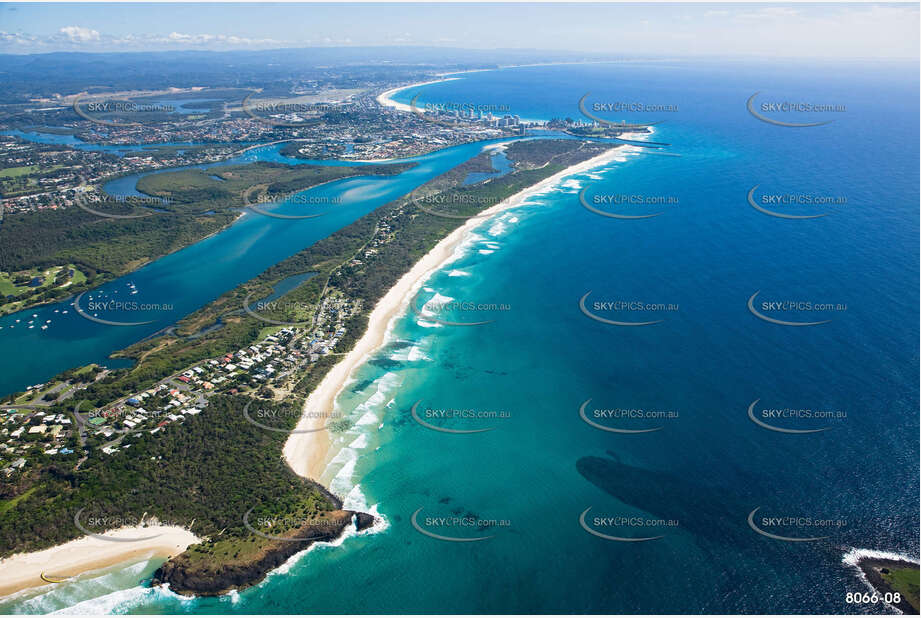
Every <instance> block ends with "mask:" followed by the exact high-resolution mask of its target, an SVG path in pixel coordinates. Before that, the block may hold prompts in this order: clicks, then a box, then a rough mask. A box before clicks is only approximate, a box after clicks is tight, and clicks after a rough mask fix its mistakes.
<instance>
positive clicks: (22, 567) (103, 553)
mask: <svg viewBox="0 0 921 618" xmlns="http://www.w3.org/2000/svg"><path fill="white" fill-rule="evenodd" d="M154 535H156V536H154ZM106 536H108V537H112V538H113V539H135V538H142V537H151V536H153V537H154V538H149V539H145V540H138V541H126V540H121V541H114V540H105V539H101V538H98V537H92V536H85V537H82V538H79V539H75V540H73V541H70V542H68V543H64V544H63V545H57V546H55V547H51V548H49V549H43V550H41V551H37V552H31V553H27V554H15V555H13V556H10V557H9V558H4V559H2V560H0V596H6V595H10V594H13V593H15V592H19V591H21V590H25V589H26V588H34V587H36V586H47V585H49V584H50V583H51V582H48V581H45V580H44V579H42V574H44V575H45V577H47V578H48V579H51V580H54V581H60V580H67V579H70V578H74V577H76V576H78V575H80V574H81V573H86V572H88V571H98V570H102V569H106V568H110V567H113V566H116V565H119V564H122V563H128V562H132V563H136V562H140V561H141V560H148V559H150V558H154V557H156V558H168V557H170V556H175V555H177V554H180V553H182V552H184V551H185V549H186V548H187V547H188V546H189V545H192V544H193V543H198V542H199V538H198V537H196V536H195V535H194V534H192V533H191V532H189V531H188V530H186V529H185V528H181V527H179V526H146V527H145V526H132V527H126V528H119V529H118V530H112V531H109V532H106Z"/></svg>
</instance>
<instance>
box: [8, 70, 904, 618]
mask: <svg viewBox="0 0 921 618" xmlns="http://www.w3.org/2000/svg"><path fill="white" fill-rule="evenodd" d="M916 69H917V67H916V66H900V65H884V66H872V67H871V66H862V65H849V66H847V67H841V66H835V65H826V66H805V65H800V66H778V65H745V66H742V65H735V64H723V65H718V64H714V65H696V66H687V65H678V64H666V63H657V64H652V65H644V66H635V65H627V66H624V65H594V66H584V67H539V68H524V69H515V70H503V71H498V72H485V73H475V74H469V75H467V76H464V77H463V79H461V80H456V81H452V82H446V83H444V84H439V85H435V86H431V87H427V88H426V89H424V90H423V96H422V97H420V100H423V99H425V98H426V97H427V98H428V100H430V101H433V102H437V101H439V100H445V99H460V98H464V99H469V100H471V101H473V102H478V103H488V102H491V100H492V99H496V98H502V99H503V100H507V101H509V104H510V106H511V107H512V109H514V110H515V111H516V113H519V114H520V115H521V116H523V117H530V118H550V117H554V116H562V115H564V114H569V115H575V114H576V113H577V109H574V107H575V103H576V102H577V101H578V99H579V97H581V96H582V95H583V94H585V93H586V92H591V93H592V97H593V98H594V97H597V100H599V101H610V100H615V101H620V100H627V101H637V100H639V101H648V102H652V103H655V102H658V103H677V104H678V105H679V109H680V111H679V112H673V113H671V114H672V115H671V116H669V117H668V118H667V122H665V123H663V124H662V125H660V126H657V129H656V133H655V135H654V137H653V139H656V140H661V141H664V142H669V143H671V144H672V146H671V147H670V148H669V149H668V151H669V152H672V153H675V154H680V155H681V156H680V157H663V156H658V155H651V154H625V156H623V157H622V158H621V160H619V161H616V162H614V163H612V164H609V165H606V166H604V167H603V168H599V169H596V170H592V171H590V172H587V173H582V174H578V175H575V176H573V177H571V178H568V179H567V180H566V181H564V182H562V183H560V184H559V185H557V186H556V187H554V188H553V189H551V190H548V191H546V192H544V193H543V194H540V195H536V196H534V197H533V198H532V199H530V200H529V201H528V202H527V203H526V204H524V205H523V206H521V207H519V208H516V209H514V210H511V211H508V212H506V213H504V214H502V215H500V216H498V217H496V218H494V219H490V220H487V221H484V222H483V224H482V225H481V226H479V227H478V229H477V230H476V233H475V235H471V236H470V237H469V238H468V241H467V242H466V243H465V245H464V246H463V249H462V250H461V251H459V252H458V253H457V255H456V259H455V260H454V261H452V262H451V263H450V264H446V265H444V267H443V268H441V269H440V270H439V271H438V272H437V273H435V274H434V275H433V276H432V277H431V278H430V279H429V280H428V281H427V282H425V284H424V287H423V289H422V290H421V291H420V296H419V298H418V299H417V303H416V306H417V307H427V308H428V309H429V310H433V309H434V308H435V305H436V304H437V303H438V302H448V301H447V299H453V300H455V301H463V302H465V303H477V304H481V303H487V304H494V305H496V306H500V307H501V309H502V310H498V309H490V310H477V311H470V310H468V309H467V308H469V305H465V306H464V308H463V309H454V310H451V309H446V310H444V311H441V312H438V313H437V314H432V313H429V312H427V311H426V310H425V309H422V310H420V312H418V313H417V312H410V313H408V314H407V315H406V316H404V317H402V318H400V319H399V320H397V321H396V323H395V324H394V328H393V331H392V333H391V337H390V342H389V343H388V344H387V345H386V346H385V347H384V348H383V349H381V350H380V351H379V352H378V353H377V354H375V355H374V357H373V358H372V359H371V360H370V361H369V362H368V363H366V364H365V365H364V366H363V367H362V368H361V369H360V370H359V371H358V372H356V374H355V375H354V376H353V377H354V378H355V380H354V381H353V382H352V383H351V384H350V385H349V387H348V388H347V390H346V391H345V392H344V393H343V395H342V396H341V397H340V399H339V402H338V404H339V406H340V409H341V411H343V412H344V413H346V414H348V416H349V418H350V419H352V421H353V426H352V428H351V429H350V430H348V431H347V432H345V433H344V434H342V435H340V436H339V438H338V440H339V442H340V443H341V445H343V446H345V447H346V448H344V449H343V450H342V451H341V452H340V454H339V456H338V457H337V458H336V459H335V460H334V461H333V463H332V464H331V465H330V467H329V468H328V469H327V472H326V474H325V476H324V480H325V481H327V482H329V483H330V487H331V488H332V490H333V491H335V492H336V493H338V494H340V495H342V496H343V497H344V498H346V502H347V504H348V505H349V506H352V507H355V508H366V509H370V510H374V512H376V513H379V514H380V515H381V516H382V517H381V523H380V524H379V525H378V526H377V527H376V528H375V529H374V530H373V531H372V533H366V534H361V535H353V536H350V537H349V538H346V539H344V540H342V541H341V542H339V543H337V544H336V545H338V546H336V547H331V546H327V545H323V546H321V547H316V548H314V549H312V550H311V551H309V552H307V553H306V554H304V555H302V556H300V557H299V558H297V559H294V560H292V561H291V562H289V564H288V565H286V566H285V567H284V568H283V569H281V570H280V571H279V572H276V573H274V574H272V575H270V576H269V578H268V579H267V580H266V581H265V582H263V583H262V584H260V585H258V586H256V587H254V588H252V589H249V590H246V591H244V592H242V593H239V594H234V595H229V596H226V597H221V598H218V599H193V600H187V599H181V598H177V597H176V596H175V595H172V594H171V593H168V592H165V591H162V590H151V589H147V588H144V587H141V586H134V587H130V588H128V587H127V584H125V582H124V581H120V582H114V581H113V582H111V583H108V584H106V585H107V586H108V588H105V587H104V586H103V589H104V590H110V592H109V593H108V594H102V593H100V591H99V587H98V586H97V587H93V588H92V590H91V587H90V586H86V585H83V587H80V586H74V587H71V588H67V587H62V588H59V589H57V590H56V591H54V592H51V593H48V594H45V595H43V596H40V597H38V598H35V599H33V600H32V601H30V602H29V603H23V602H20V603H19V604H17V605H15V606H14V607H13V608H12V609H14V610H18V611H26V610H27V609H29V608H31V609H33V610H35V609H41V610H49V609H54V608H58V607H62V606H71V607H73V606H74V604H75V603H77V602H78V601H81V600H82V601H83V603H82V604H80V605H76V606H75V607H74V609H75V610H81V611H116V612H128V613H172V612H181V613H222V612H233V613H260V612H266V613H298V612H331V613H343V612H358V613H361V612H388V613H406V612H409V613H412V612H460V613H465V612H472V613H477V612H520V613H528V612H536V613H569V612H575V613H579V612H611V613H669V612H677V613H682V612H691V613H695V612H715V613H720V612H730V613H732V612H751V613H802V612H807V613H808V612H820V613H824V612H831V613H838V612H841V613H857V612H860V611H866V609H867V608H860V607H856V606H853V605H847V604H846V603H845V600H844V597H845V593H846V592H848V591H859V590H863V588H862V587H861V586H862V584H861V583H860V581H859V580H858V578H857V576H856V574H855V573H854V572H853V571H852V570H850V569H849V568H847V567H846V566H845V565H843V564H842V557H843V555H844V554H845V553H846V552H847V551H849V550H851V549H852V548H874V549H883V550H889V551H894V552H899V553H903V554H906V555H909V556H914V557H917V556H918V552H919V548H918V529H919V520H918V510H919V509H918V507H919V496H918V488H917V482H916V481H917V468H916V466H917V461H918V457H919V452H918V444H917V439H916V437H917V435H918V431H919V422H918V404H919V402H918V377H917V376H918V369H919V367H918V354H917V340H918V335H919V333H918V309H917V298H916V292H915V291H916V289H917V286H918V252H917V233H918V211H917V204H918V201H919V195H918V172H917V170H918V155H917V152H918V138H917V135H918V120H917V115H916V106H917V101H918V82H917V70H916ZM909 71H910V72H909ZM535 83H540V84H543V85H544V86H543V87H542V88H541V89H540V96H539V97H537V96H535V95H534V94H533V92H534V84H535ZM547 84H551V85H552V86H553V87H552V88H550V87H546V85H547ZM759 90H760V91H763V92H765V93H766V94H767V95H768V96H770V97H786V98H795V100H800V99H806V100H811V101H829V102H835V103H843V104H846V106H847V112H843V113H839V114H837V115H836V116H834V120H835V122H833V123H832V124H830V125H826V126H824V127H815V128H806V129H789V128H783V127H779V126H774V125H770V124H767V123H764V122H760V121H758V120H756V119H755V118H754V117H752V116H751V115H750V114H749V113H748V112H747V111H746V109H745V101H746V99H747V98H748V97H749V96H751V94H752V93H754V92H756V91H759ZM880 93H885V94H886V96H884V97H881V96H879V94H880ZM497 94H501V95H502V96H501V97H497ZM403 96H405V97H411V96H414V93H413V92H412V91H407V92H404V93H403ZM398 98H399V97H398ZM880 118H885V119H886V121H885V123H881V122H880V121H879V119H880ZM618 119H619V118H618ZM636 120H639V118H637V119H636ZM757 184H761V186H762V188H761V191H763V192H764V193H781V192H783V193H787V192H796V193H802V194H806V193H809V194H821V195H838V196H842V195H843V196H846V197H847V205H846V206H840V205H839V206H834V207H831V206H829V207H827V208H826V209H825V210H827V211H830V212H831V214H830V215H829V216H827V217H823V218H821V219H812V220H784V219H778V218H773V217H769V216H767V215H765V214H763V213H760V212H758V211H757V210H755V209H754V208H752V207H751V206H750V205H749V203H748V202H747V200H746V195H747V193H748V191H749V190H750V189H751V188H752V187H753V186H754V185H757ZM583 189H584V190H586V196H587V199H589V200H591V199H592V197H593V196H596V195H601V196H603V195H621V194H627V195H634V196H644V197H650V196H652V197H667V198H675V199H676V200H677V203H673V202H669V203H667V204H665V205H657V206H656V207H654V208H649V209H647V210H644V209H645V208H647V207H645V206H644V207H643V208H639V207H635V206H634V207H632V208H634V210H628V212H630V213H631V214H641V213H644V212H645V213H651V212H653V211H663V214H662V215H660V216H658V217H655V218H650V219H643V220H630V221H628V220H618V219H611V218H606V217H601V216H599V215H597V214H594V213H592V212H589V211H588V210H587V209H585V208H584V207H583V206H582V205H581V204H580V202H579V199H578V196H579V193H580V192H581V191H582V190H583ZM624 208H627V207H626V206H625V207H624ZM612 212H625V211H616V210H612ZM801 212H807V210H803V211H801ZM808 212H818V211H816V210H811V211H808ZM758 290H761V297H762V298H764V299H765V300H769V301H778V300H811V301H816V302H833V303H841V304H842V305H844V304H846V310H842V311H836V312H828V311H823V312H817V314H818V316H819V317H820V318H821V319H826V318H829V319H831V320H832V321H831V322H829V323H827V324H824V325H821V326H815V327H788V326H782V325H778V324H772V323H768V322H766V321H763V320H760V319H758V318H757V317H755V316H754V315H753V314H752V313H751V312H750V311H749V310H748V307H747V304H746V303H747V301H748V299H749V297H751V295H752V294H753V293H755V292H756V291H758ZM590 291H591V292H592V294H591V296H590V301H589V305H588V306H589V308H594V307H595V306H594V305H593V304H592V301H594V300H598V301H616V300H624V301H642V302H643V303H671V304H672V305H675V306H677V310H674V311H665V312H650V311H626V312H612V311H605V310H604V309H601V308H599V309H596V310H595V311H596V314H597V315H599V316H602V317H605V318H608V319H619V320H628V321H646V320H649V319H662V320H663V321H662V322H661V323H658V324H654V325H650V326H645V327H618V326H612V325H609V324H603V323H600V322H597V321H593V320H591V319H589V318H588V317H586V316H585V315H584V314H583V313H582V312H581V311H580V309H579V299H580V298H582V297H583V295H585V294H586V293H587V292H590ZM436 295H437V296H436ZM432 299H435V301H434V302H432ZM426 303H428V304H427V305H426ZM757 307H760V305H758V306H757ZM765 311H770V310H767V309H766V310H765ZM771 315H773V316H776V317H783V318H785V319H787V320H798V321H807V320H810V319H812V318H813V317H815V315H816V314H815V313H812V312H803V311H796V312H789V313H785V314H781V313H771ZM480 318H483V319H486V320H493V321H492V322H490V323H488V324H485V325H482V326H449V325H439V324H438V323H437V322H436V321H435V320H439V319H440V320H444V321H479V320H480ZM589 398H591V399H592V403H591V404H590V406H589V407H588V411H589V414H591V413H592V411H593V410H594V409H596V408H601V409H611V410H616V409H628V410H636V409H643V410H652V411H661V410H665V411H674V412H677V417H673V418H662V419H652V420H650V419H597V420H598V422H599V423H601V424H604V425H606V426H609V427H612V428H619V429H642V428H649V427H651V426H657V427H661V429H660V430H658V431H656V432H651V433H645V434H620V433H611V432H606V431H601V430H599V429H597V428H594V427H592V426H590V425H589V424H588V423H586V422H584V421H583V420H582V419H581V418H580V416H579V408H580V405H581V404H582V403H583V402H584V401H585V400H587V399H589ZM755 399H760V400H761V402H762V406H761V407H767V408H778V409H781V408H794V409H802V408H809V409H825V410H836V411H837V410H842V411H845V412H846V414H847V415H846V418H836V419H831V420H828V421H822V422H821V423H820V424H818V425H817V423H816V421H814V420H801V421H798V422H797V421H791V420H789V419H769V420H771V422H772V423H774V424H776V425H778V426H782V427H786V428H799V429H807V428H815V427H817V426H828V427H830V428H829V429H828V430H827V431H823V432H821V433H814V434H801V435H790V434H784V433H778V432H772V431H768V430H766V429H764V428H762V427H759V426H758V425H756V424H755V423H753V422H752V421H751V420H750V419H749V417H748V414H747V411H748V407H749V405H750V404H751V403H752V402H753V401H754V400H755ZM416 402H421V403H420V404H419V405H420V407H419V408H417V412H420V413H421V414H423V415H424V414H425V410H426V409H428V408H433V409H449V408H450V409H462V410H474V411H479V412H490V411H492V412H502V413H504V415H502V416H495V417H493V418H472V419H471V418H454V419H450V420H444V419H438V418H433V417H425V418H423V420H426V418H428V422H429V423H430V424H433V425H436V426H438V427H441V428H448V429H455V430H470V429H482V428H492V430H491V431H488V432H481V433H474V434H452V433H445V432H441V431H435V430H433V429H430V428H427V427H424V426H423V425H421V424H420V423H419V422H417V421H416V420H415V419H414V418H413V416H412V414H411V410H412V408H413V406H414V404H416ZM759 409H760V408H759ZM590 507H591V509H592V510H591V511H590V515H588V516H587V523H588V526H589V528H591V529H593V530H595V531H596V532H601V533H604V534H608V535H611V536H622V537H634V538H636V537H647V536H661V537H662V538H661V539H658V540H654V541H648V542H641V543H629V542H628V543H623V542H617V541H611V540H608V539H604V538H600V537H598V536H595V535H593V534H590V533H589V532H587V531H586V530H585V529H584V528H583V527H582V526H580V523H579V516H580V514H581V513H583V512H584V511H585V510H586V509H588V508H590ZM759 507H760V509H761V511H760V514H759V516H758V519H756V520H755V522H756V523H758V524H761V525H762V526H766V527H767V529H769V530H771V531H772V532H774V533H777V534H780V535H787V536H791V537H803V536H827V537H828V538H826V539H823V540H822V541H817V542H809V543H787V542H782V541H777V540H774V539H770V538H766V537H764V536H761V535H759V534H757V533H756V532H755V531H754V530H752V529H751V528H750V527H749V525H748V523H747V521H746V518H747V516H748V515H749V513H751V512H752V510H753V509H756V508H759ZM419 509H422V510H421V511H418V510H419ZM417 511H418V513H419V514H418V516H417V523H418V524H419V527H420V528H422V530H423V531H424V532H430V533H436V534H441V535H444V536H455V537H466V538H469V537H477V536H492V538H489V539H486V540H483V541H477V542H464V543H455V542H448V541H444V540H437V539H434V538H431V537H430V536H427V535H425V534H423V533H422V532H420V531H419V530H418V529H417V528H415V527H414V526H413V525H412V522H411V517H412V515H413V513H416V512H417ZM762 515H768V516H771V517H782V516H809V517H812V518H813V519H823V520H827V521H825V522H824V524H823V525H818V524H816V525H814V526H805V525H802V524H800V525H792V526H782V527H772V526H771V524H770V522H768V523H764V522H763V521H762V519H761V516H762ZM432 517H434V518H437V517H460V518H462V519H465V520H466V519H473V520H478V522H479V523H481V521H482V520H492V521H493V522H495V523H496V524H497V525H479V523H478V524H474V525H472V526H468V525H464V524H455V525H454V526H444V525H439V523H438V522H437V521H435V520H432V519H428V520H427V519H426V518H432ZM595 517H605V518H614V517H634V518H640V519H642V521H643V522H644V524H646V525H644V526H639V525H636V524H637V521H638V520H637V519H632V520H620V521H619V525H606V524H605V522H603V521H600V520H596V519H595ZM653 521H654V522H655V525H651V524H649V522H653ZM630 522H632V525H631V523H630ZM663 522H664V523H663ZM832 522H833V523H832ZM498 524H501V525H498ZM506 524H507V525H506ZM142 576H143V574H137V575H134V577H135V578H136V579H138V578H140V577H142ZM128 581H130V578H128ZM875 611H883V608H881V607H877V608H875Z"/></svg>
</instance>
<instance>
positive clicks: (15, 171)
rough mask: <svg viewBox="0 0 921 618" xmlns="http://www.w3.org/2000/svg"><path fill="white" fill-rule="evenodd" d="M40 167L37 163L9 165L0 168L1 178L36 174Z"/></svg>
mask: <svg viewBox="0 0 921 618" xmlns="http://www.w3.org/2000/svg"><path fill="white" fill-rule="evenodd" d="M38 170H39V167H38V166H37V165H23V166H21V167H8V168H6V169H4V170H0V178H14V177H16V176H28V175H29V174H34V173H36V172H38Z"/></svg>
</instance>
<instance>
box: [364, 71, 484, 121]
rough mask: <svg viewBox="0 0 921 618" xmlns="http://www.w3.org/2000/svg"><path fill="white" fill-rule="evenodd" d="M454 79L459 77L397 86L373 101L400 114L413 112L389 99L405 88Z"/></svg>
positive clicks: (406, 106)
mask: <svg viewBox="0 0 921 618" xmlns="http://www.w3.org/2000/svg"><path fill="white" fill-rule="evenodd" d="M484 70H486V69H484ZM456 79H460V77H444V78H440V79H432V80H429V81H427V82H419V83H417V84H409V85H407V86H398V87H396V88H391V89H390V90H385V91H384V92H382V93H380V94H379V95H377V97H376V98H375V100H376V101H377V102H378V103H380V104H381V105H382V106H383V107H392V108H394V109H396V110H398V111H401V112H412V111H413V108H412V107H410V106H409V105H407V104H406V103H399V102H397V101H394V100H393V99H392V98H391V97H392V96H393V95H395V94H396V93H398V92H400V91H401V90H406V89H407V88H418V87H421V86H428V85H431V84H440V83H441V82H450V81H454V80H456Z"/></svg>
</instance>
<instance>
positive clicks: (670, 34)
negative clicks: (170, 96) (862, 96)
mask: <svg viewBox="0 0 921 618" xmlns="http://www.w3.org/2000/svg"><path fill="white" fill-rule="evenodd" d="M372 45H391V46H407V45H414V46H420V45H421V46H442V47H460V48H473V49H497V48H519V49H541V50H567V51H579V52H587V53H592V54H601V53H619V54H630V55H654V56H696V55H718V56H772V57H779V56H782V57H809V58H822V57H833V58H912V59H917V58H918V56H919V5H918V3H910V4H878V3H874V4H858V3H854V4H805V3H803V4H799V3H791V4H755V3H747V4H691V3H687V4H683V3H679V4H666V3H657V4H643V5H639V4H550V3H546V4H460V3H451V4H427V3H426V4H423V3H409V4H390V3H372V4H349V5H346V4H285V3H282V4H244V3H236V4H223V3H208V4H197V3H196V4H191V3H189V4H180V3H172V4H140V3H136V4H83V3H66V4H50V3H49V4H22V3H9V4H0V53H19V54H22V53H40V52H51V51H88V52H93V51H153V50H160V51H164V50H186V49H196V50H215V51H218V50H230V49H277V48H288V47H315V46H372Z"/></svg>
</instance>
